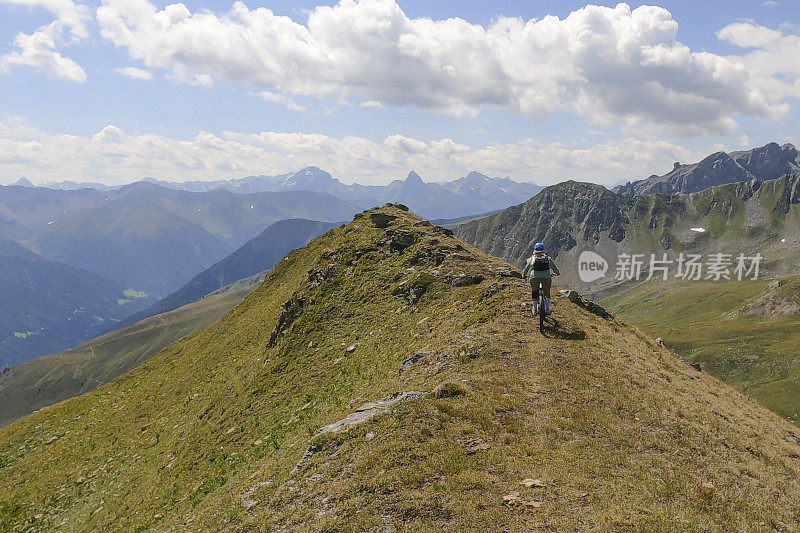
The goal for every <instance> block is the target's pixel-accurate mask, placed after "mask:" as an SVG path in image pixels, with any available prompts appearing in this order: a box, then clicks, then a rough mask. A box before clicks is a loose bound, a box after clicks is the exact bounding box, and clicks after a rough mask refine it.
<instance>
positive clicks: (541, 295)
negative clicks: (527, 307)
mask: <svg viewBox="0 0 800 533" xmlns="http://www.w3.org/2000/svg"><path fill="white" fill-rule="evenodd" d="M544 315H545V308H544V288H543V287H542V284H541V283H539V332H540V333H544Z"/></svg>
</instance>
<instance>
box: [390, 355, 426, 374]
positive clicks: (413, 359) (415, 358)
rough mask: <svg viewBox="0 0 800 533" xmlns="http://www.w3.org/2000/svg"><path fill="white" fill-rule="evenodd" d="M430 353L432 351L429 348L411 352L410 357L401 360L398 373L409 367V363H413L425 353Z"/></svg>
mask: <svg viewBox="0 0 800 533" xmlns="http://www.w3.org/2000/svg"><path fill="white" fill-rule="evenodd" d="M432 353H433V352H432V351H430V350H417V351H416V352H414V353H412V354H411V357H409V358H408V359H406V360H405V361H403V364H401V365H400V371H399V372H398V374H402V373H403V372H405V371H406V370H408V369H409V368H411V365H413V364H414V363H416V362H417V361H419V360H420V359H422V358H423V357H425V356H426V355H430V354H432Z"/></svg>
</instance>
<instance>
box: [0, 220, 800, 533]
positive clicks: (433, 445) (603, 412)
mask: <svg viewBox="0 0 800 533" xmlns="http://www.w3.org/2000/svg"><path fill="white" fill-rule="evenodd" d="M381 214H382V215H389V216H393V217H397V218H396V219H395V220H394V221H393V222H391V224H390V225H389V227H388V228H387V229H382V228H380V227H376V224H375V222H377V223H378V225H385V220H383V221H382V220H381V219H382V218H384V217H382V216H381ZM370 215H375V216H374V217H373V216H370ZM509 272H510V270H509V269H508V267H507V265H505V264H504V263H502V262H501V261H500V260H498V259H495V258H491V257H489V256H487V255H485V254H483V253H481V252H478V251H477V250H474V249H472V248H468V247H466V246H464V245H463V244H462V243H460V242H459V241H458V240H456V239H454V238H452V237H449V236H448V235H446V233H445V232H443V231H442V230H438V229H436V228H434V227H431V226H429V225H425V224H424V223H423V222H422V221H421V220H420V219H418V218H416V217H414V216H413V215H410V214H408V213H405V212H404V211H402V210H399V209H397V208H393V207H388V208H383V209H382V210H380V212H372V213H370V214H363V215H359V216H357V217H356V220H355V222H354V223H352V224H349V225H347V226H344V227H341V228H336V229H334V230H332V231H330V232H329V233H327V234H325V235H323V236H322V237H319V238H317V239H315V240H313V241H312V242H311V243H310V244H309V245H308V246H306V247H304V248H302V249H299V250H296V251H294V252H291V253H290V254H289V255H288V256H287V258H286V259H285V260H284V261H281V262H280V263H278V265H276V267H275V268H274V269H273V270H272V271H271V272H270V273H269V274H268V275H267V278H266V280H265V282H264V283H263V285H261V287H260V288H259V289H257V290H256V291H255V292H253V293H252V294H251V295H250V296H248V297H247V298H246V299H245V301H244V302H243V303H242V304H241V305H239V306H237V307H236V308H235V309H233V310H232V311H231V312H229V313H228V314H226V315H225V316H224V317H223V318H222V319H220V320H219V321H217V322H216V323H214V324H213V325H212V326H210V327H209V328H207V329H205V330H203V331H202V332H200V333H198V334H196V335H193V336H190V337H188V338H185V339H183V340H181V341H179V342H177V343H175V344H173V345H171V346H169V347H168V348H166V349H165V350H163V351H161V352H160V353H158V354H156V355H154V356H152V357H151V358H149V359H148V360H147V361H146V362H145V363H144V364H142V365H141V366H139V367H138V368H136V369H134V370H133V371H131V372H129V373H127V374H125V375H123V376H121V377H120V378H118V379H116V380H114V381H113V382H111V383H109V384H107V385H106V386H103V387H101V388H99V389H97V390H95V391H93V392H91V393H88V394H86V395H83V396H80V397H78V398H74V399H71V400H68V401H66V402H62V403H60V404H57V405H55V406H52V407H50V408H47V409H45V410H42V411H40V412H37V413H34V414H33V415H30V416H28V417H26V418H24V419H22V420H19V421H17V422H15V423H13V424H11V425H9V426H7V427H6V428H3V429H2V430H0V468H1V469H2V474H3V475H2V476H0V523H3V524H8V525H9V527H15V526H19V527H22V528H26V527H32V528H35V529H36V528H38V529H48V530H52V529H57V528H58V527H62V528H64V529H69V530H90V529H94V530H96V529H107V530H126V531H130V530H143V529H155V530H184V529H185V530H197V531H204V530H223V529H233V530H269V529H277V530H291V529H297V530H314V531H322V530H324V531H355V530H378V529H384V528H387V529H394V528H406V529H411V530H431V529H439V530H441V529H449V530H470V531H481V530H484V531H485V530H487V529H495V530H496V529H507V530H513V531H521V530H530V529H543V528H551V529H561V530H569V529H574V527H575V525H576V524H580V527H583V528H586V529H599V530H620V531H630V530H665V529H681V530H702V529H706V530H745V529H751V530H758V529H770V528H773V529H776V528H779V527H784V526H785V528H788V529H791V528H796V527H799V526H800V509H799V508H798V506H797V502H798V501H800V484H799V483H798V468H800V458H798V453H800V447H798V445H796V444H794V443H792V442H790V441H788V440H787V437H788V436H790V433H791V432H792V431H795V429H794V428H793V426H791V425H790V424H789V423H788V422H786V421H784V420H783V419H781V418H780V417H778V416H777V415H774V414H773V413H770V412H769V411H768V410H766V409H765V408H763V407H762V406H761V405H759V404H758V403H756V402H754V401H753V400H751V399H749V398H747V397H746V396H744V395H742V394H740V393H738V392H736V391H734V390H733V389H730V388H728V387H726V386H725V385H723V384H721V383H719V382H718V381H717V380H715V379H714V378H712V377H710V376H708V375H706V374H701V373H697V372H696V371H694V370H693V369H691V368H689V367H688V366H686V365H684V364H683V363H681V362H679V361H677V360H676V359H675V358H673V357H672V356H671V355H670V354H669V353H668V352H667V351H666V350H663V349H661V348H659V347H658V346H656V345H654V344H653V343H652V341H649V340H648V339H647V338H646V337H645V336H644V335H643V334H641V333H640V332H638V331H637V330H635V329H631V328H629V327H628V326H626V325H625V324H624V323H622V322H619V321H616V320H605V319H602V318H600V317H598V316H596V315H594V314H591V313H589V312H587V311H585V310H583V309H582V308H580V307H579V306H577V305H573V304H572V303H570V302H569V301H567V300H566V299H564V298H558V302H557V303H558V306H557V308H556V314H555V319H556V320H557V322H558V326H557V329H555V330H551V332H550V333H549V335H548V336H545V337H542V336H541V335H540V334H539V332H538V331H537V330H536V329H535V328H534V327H533V324H532V319H531V317H530V315H529V311H528V310H527V308H526V307H525V305H524V304H525V302H526V301H527V300H528V298H529V287H528V286H527V284H526V283H525V282H524V281H523V280H521V279H517V278H509V277H506V276H504V273H509ZM289 302H291V303H289ZM284 303H286V305H285V306H284V307H283V311H281V305H282V304H284ZM279 323H280V324H283V326H284V327H282V328H278V331H282V333H280V334H278V335H277V336H274V335H272V332H273V331H275V327H276V325H278V324H279ZM271 337H273V338H274V339H275V342H274V344H270V345H267V341H268V339H270V338H271ZM419 350H424V351H423V352H421V353H418V355H419V358H418V359H417V360H416V362H413V363H409V364H408V365H407V367H406V369H405V370H401V364H402V363H403V362H404V361H405V360H406V359H407V358H409V356H411V355H412V354H414V353H415V352H418V351H419ZM396 391H422V392H425V394H424V395H423V396H422V397H419V398H417V399H415V400H412V401H408V402H405V403H399V404H396V406H395V407H394V408H393V409H392V410H391V411H390V412H389V413H388V414H385V415H381V416H378V417H376V418H373V419H372V420H370V421H368V422H365V423H363V424H362V425H358V426H355V427H353V428H352V429H351V430H350V431H346V432H341V433H331V434H325V435H318V436H317V435H316V433H317V431H318V430H319V429H320V428H321V427H323V426H324V425H326V424H330V423H332V422H335V421H337V420H340V419H342V418H343V417H345V416H346V415H348V414H350V413H352V412H353V411H354V409H356V408H357V407H358V406H359V405H361V404H364V403H365V402H370V401H374V400H377V399H379V398H383V397H386V396H388V395H389V394H392V393H394V392H396ZM307 451H308V452H309V453H306V452H307ZM304 456H305V459H304V460H302V461H301V459H302V458H303V457H304ZM298 465H299V466H298ZM528 477H532V478H538V479H540V480H541V481H542V484H543V485H545V486H544V487H541V488H535V487H533V488H526V487H525V486H523V485H521V484H520V481H521V480H522V479H524V478H528ZM143 489H146V490H143ZM512 491H516V492H518V493H519V495H518V498H519V499H518V500H514V499H513V498H511V500H509V501H510V502H511V503H504V499H503V497H504V496H508V495H510V494H511V492H512ZM520 500H521V501H524V502H530V503H529V504H528V505H527V506H524V505H522V504H521V503H520ZM534 502H535V503H534Z"/></svg>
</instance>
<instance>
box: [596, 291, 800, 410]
mask: <svg viewBox="0 0 800 533" xmlns="http://www.w3.org/2000/svg"><path fill="white" fill-rule="evenodd" d="M772 284H774V282H773V281H769V280H760V281H741V282H723V283H713V282H686V281H680V282H679V281H674V280H673V281H669V282H661V281H652V282H649V283H645V284H643V285H640V286H638V287H635V288H634V289H631V290H629V291H627V292H624V293H622V294H620V295H617V296H614V297H611V298H608V299H606V300H604V303H605V304H606V305H608V306H609V307H610V308H612V309H614V310H616V311H618V312H619V313H620V314H621V315H623V316H626V317H629V318H630V320H631V321H633V322H635V323H636V324H637V325H638V326H640V327H641V328H642V329H644V330H645V331H647V332H648V333H650V334H652V335H653V336H656V337H661V338H663V339H664V342H665V343H666V345H667V346H668V347H669V348H671V349H673V350H675V351H676V352H678V353H679V354H680V355H682V356H684V357H686V358H688V359H691V360H692V361H697V362H700V363H701V364H702V365H703V366H704V367H705V368H706V369H707V370H708V371H709V372H711V373H712V374H714V375H715V376H717V377H718V378H720V379H722V380H723V381H725V382H727V383H730V384H731V385H733V386H734V387H736V388H737V389H739V390H741V391H743V392H746V393H747V394H749V395H751V396H753V397H754V398H757V399H758V400H759V401H761V402H763V403H764V404H765V405H766V406H768V407H770V408H771V409H773V410H774V411H776V412H778V413H780V414H782V415H784V416H786V417H788V418H789V419H790V420H792V421H793V422H795V423H800V394H798V391H800V356H798V354H800V332H798V329H797V315H796V314H788V315H787V314H773V313H771V312H769V311H767V312H766V313H762V312H759V307H760V306H759V304H764V303H768V302H781V301H790V302H791V301H795V300H796V298H797V295H800V278H798V277H793V278H788V279H785V280H782V282H781V285H780V287H778V288H774V289H773V288H771V285H772ZM748 311H749V312H748Z"/></svg>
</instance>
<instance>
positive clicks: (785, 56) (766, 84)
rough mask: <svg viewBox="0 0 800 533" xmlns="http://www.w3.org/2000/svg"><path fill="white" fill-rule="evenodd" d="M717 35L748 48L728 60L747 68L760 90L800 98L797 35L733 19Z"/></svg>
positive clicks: (799, 52)
mask: <svg viewBox="0 0 800 533" xmlns="http://www.w3.org/2000/svg"><path fill="white" fill-rule="evenodd" d="M717 37H719V38H720V39H722V40H724V41H727V42H729V43H731V44H733V45H735V46H738V47H740V48H743V49H746V50H748V52H747V53H746V54H744V55H742V56H731V59H732V60H733V61H736V62H739V63H740V64H741V65H742V66H743V67H744V68H745V69H747V71H748V73H750V75H751V76H752V78H753V80H754V83H755V84H756V86H757V87H759V88H760V90H761V91H762V92H763V93H765V94H770V95H771V96H772V97H773V98H779V99H783V98H787V97H795V98H798V97H800V59H798V58H800V35H798V34H795V33H786V32H784V31H780V30H773V29H770V28H767V27H765V26H760V25H758V24H753V23H751V22H737V23H734V24H729V25H727V26H725V27H724V28H722V29H721V30H720V31H718V32H717Z"/></svg>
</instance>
